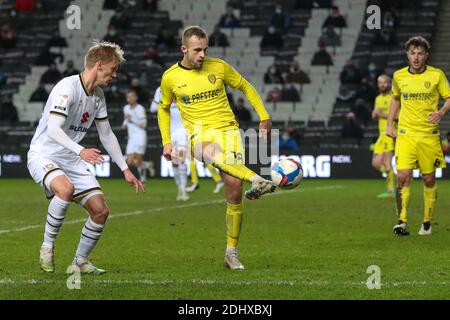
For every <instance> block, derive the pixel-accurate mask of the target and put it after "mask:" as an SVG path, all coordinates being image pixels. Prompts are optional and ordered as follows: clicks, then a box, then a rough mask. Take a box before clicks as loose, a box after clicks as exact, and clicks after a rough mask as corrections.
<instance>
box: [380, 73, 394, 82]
mask: <svg viewBox="0 0 450 320" xmlns="http://www.w3.org/2000/svg"><path fill="white" fill-rule="evenodd" d="M379 79H384V80H387V81H388V82H389V83H391V82H392V79H391V77H389V76H388V75H387V74H380V75H379V76H378V80H379Z"/></svg>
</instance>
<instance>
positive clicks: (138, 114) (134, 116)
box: [122, 89, 147, 185]
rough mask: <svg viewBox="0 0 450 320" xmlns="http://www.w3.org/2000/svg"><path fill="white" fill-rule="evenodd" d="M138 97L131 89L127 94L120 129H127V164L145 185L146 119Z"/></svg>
mask: <svg viewBox="0 0 450 320" xmlns="http://www.w3.org/2000/svg"><path fill="white" fill-rule="evenodd" d="M137 101H138V95H137V92H136V91H135V90H133V89H130V90H128V92H127V102H128V104H127V105H126V106H124V107H123V117H124V121H123V124H122V127H124V128H127V132H128V143H127V150H126V155H127V164H128V166H135V167H136V168H137V170H138V173H139V180H140V181H141V183H142V184H144V185H145V182H146V180H147V166H146V164H145V162H144V155H145V149H146V148H147V130H146V128H147V117H146V116H145V108H144V107H143V106H142V105H140V104H138V103H137Z"/></svg>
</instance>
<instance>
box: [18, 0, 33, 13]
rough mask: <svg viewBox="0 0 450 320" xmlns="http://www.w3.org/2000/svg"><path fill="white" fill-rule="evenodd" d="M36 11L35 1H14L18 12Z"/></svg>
mask: <svg viewBox="0 0 450 320" xmlns="http://www.w3.org/2000/svg"><path fill="white" fill-rule="evenodd" d="M34 9H36V0H16V10H17V11H18V12H32V11H34Z"/></svg>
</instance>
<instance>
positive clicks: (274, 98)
mask: <svg viewBox="0 0 450 320" xmlns="http://www.w3.org/2000/svg"><path fill="white" fill-rule="evenodd" d="M266 101H267V102H280V101H283V91H281V89H280V88H279V87H274V88H272V89H271V90H270V91H269V92H268V93H267V97H266Z"/></svg>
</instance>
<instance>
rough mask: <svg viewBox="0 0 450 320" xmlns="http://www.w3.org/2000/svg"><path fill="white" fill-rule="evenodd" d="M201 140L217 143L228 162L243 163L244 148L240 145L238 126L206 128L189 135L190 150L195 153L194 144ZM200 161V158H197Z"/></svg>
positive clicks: (240, 138) (201, 141)
mask: <svg viewBox="0 0 450 320" xmlns="http://www.w3.org/2000/svg"><path fill="white" fill-rule="evenodd" d="M203 142H213V143H215V144H217V145H218V146H219V147H220V149H221V151H222V153H223V154H224V156H225V161H226V163H228V164H233V163H239V164H244V163H245V150H244V147H243V145H242V137H241V132H240V131H239V128H238V127H236V126H229V127H224V128H220V129H207V130H205V131H202V132H198V133H197V134H194V135H192V136H191V152H192V154H194V155H195V152H194V150H195V145H197V144H198V143H203ZM197 160H199V161H202V159H197Z"/></svg>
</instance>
